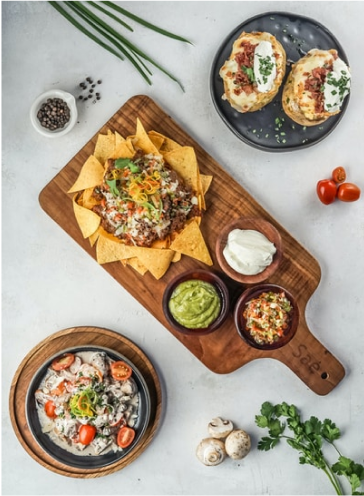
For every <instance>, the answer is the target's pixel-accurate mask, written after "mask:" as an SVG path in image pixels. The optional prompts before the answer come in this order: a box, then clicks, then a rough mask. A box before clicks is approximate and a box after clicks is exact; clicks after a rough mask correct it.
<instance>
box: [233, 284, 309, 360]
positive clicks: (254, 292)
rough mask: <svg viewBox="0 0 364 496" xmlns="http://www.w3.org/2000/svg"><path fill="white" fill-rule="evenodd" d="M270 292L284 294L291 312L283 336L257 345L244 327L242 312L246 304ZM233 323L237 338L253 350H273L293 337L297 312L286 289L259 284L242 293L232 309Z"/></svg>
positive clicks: (294, 303) (297, 320) (296, 307)
mask: <svg viewBox="0 0 364 496" xmlns="http://www.w3.org/2000/svg"><path fill="white" fill-rule="evenodd" d="M269 291H272V292H274V293H282V292H284V294H285V296H286V298H287V299H288V300H289V301H290V303H291V306H292V310H291V311H290V312H289V320H288V327H287V329H285V331H284V334H283V336H281V337H280V338H279V339H278V341H275V342H273V343H272V344H259V343H257V342H256V341H255V340H254V338H253V337H252V336H251V334H250V332H249V330H248V329H247V327H246V319H245V317H244V310H245V307H246V304H247V303H248V302H249V301H251V300H253V299H255V298H259V296H260V295H261V294H262V293H265V292H269ZM234 322H235V326H236V330H237V331H238V334H239V336H240V337H241V338H242V339H244V341H245V342H246V343H247V344H248V345H249V346H252V347H253V348H257V349H259V350H275V349H277V348H281V347H282V346H284V345H286V344H287V343H288V342H289V341H290V340H291V339H292V338H293V336H294V335H295V333H296V330H297V326H298V322H299V310H298V306H297V303H296V300H295V299H294V297H293V296H292V295H291V293H289V292H288V291H287V290H286V289H284V288H283V287H281V286H277V285H275V284H260V285H258V286H253V287H251V288H249V289H247V290H245V291H244V292H243V294H242V295H241V296H240V297H239V299H238V300H237V302H236V304H235V308H234Z"/></svg>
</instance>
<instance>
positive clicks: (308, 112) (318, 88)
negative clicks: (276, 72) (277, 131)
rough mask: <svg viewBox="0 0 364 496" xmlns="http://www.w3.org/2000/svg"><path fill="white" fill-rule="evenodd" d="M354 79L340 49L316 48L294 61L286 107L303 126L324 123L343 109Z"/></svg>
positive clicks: (284, 100)
mask: <svg viewBox="0 0 364 496" xmlns="http://www.w3.org/2000/svg"><path fill="white" fill-rule="evenodd" d="M350 82H351V75H350V70H349V68H348V66H347V65H346V64H345V62H344V61H343V60H341V59H340V58H339V56H338V53H337V51H336V50H334V49H331V50H319V49H317V48H314V49H312V50H310V51H309V52H307V54H306V55H305V56H304V57H302V58H301V59H300V60H298V62H296V63H295V64H293V65H292V68H291V72H290V73H289V75H288V77H287V80H286V83H285V85H284V88H283V93H282V106H283V110H284V112H285V113H286V114H287V115H288V116H289V117H290V118H291V119H292V120H293V121H295V122H296V123H297V124H301V125H302V126H317V125H318V124H322V123H323V122H325V121H326V120H327V119H329V118H330V117H332V116H333V115H336V114H338V113H339V112H340V111H341V106H342V103H343V101H344V99H345V97H346V95H347V94H348V93H349V92H350Z"/></svg>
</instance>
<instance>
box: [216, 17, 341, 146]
mask: <svg viewBox="0 0 364 496" xmlns="http://www.w3.org/2000/svg"><path fill="white" fill-rule="evenodd" d="M242 31H246V32H251V31H266V32H268V33H271V34H273V35H274V36H275V37H276V38H277V40H279V41H280V42H281V43H282V45H283V47H284V49H285V50H286V54H287V71H286V76H285V79H284V80H283V83H282V85H281V88H280V91H279V92H278V94H277V96H276V97H275V99H274V100H273V101H272V102H271V103H269V104H268V105H266V106H265V107H263V108H262V109H261V110H258V111H257V112H250V113H246V114H242V113H240V112H237V111H236V110H234V109H233V108H232V107H231V106H230V104H229V103H228V102H227V101H225V100H222V99H221V97H222V95H223V93H224V85H223V81H222V79H221V78H220V76H219V71H220V68H221V67H222V66H223V65H224V62H225V60H227V59H228V58H229V55H230V53H231V50H232V45H233V43H234V41H235V40H236V39H237V38H238V37H239V35H240V33H241V32H242ZM312 48H319V49H322V50H329V49H331V48H334V49H336V50H337V51H338V54H339V57H340V58H341V59H342V60H344V62H345V63H346V64H348V65H349V63H348V59H347V57H346V55H345V52H344V50H343V48H342V46H341V45H340V43H339V42H338V40H337V39H336V38H335V36H334V35H333V34H332V33H330V31H329V30H328V29H327V28H325V26H323V25H322V24H320V23H319V22H317V21H315V20H313V19H310V18H308V17H303V16H299V15H297V14H290V13H288V12H267V13H265V14H261V15H257V16H255V17H252V18H250V19H248V20H247V21H245V22H243V23H242V24H240V25H239V26H238V27H237V28H235V29H234V31H232V32H231V33H230V34H229V36H228V37H227V38H226V39H225V40H224V42H223V43H222V45H221V47H220V48H219V50H218V52H217V54H216V56H215V58H214V60H213V64H212V69H211V74H210V90H211V96H212V100H213V103H214V105H215V108H216V110H217V112H218V114H219V115H220V117H221V118H222V120H223V121H224V122H225V124H226V125H227V126H228V127H229V128H230V129H231V131H232V132H233V133H234V134H235V135H236V136H237V137H238V138H240V139H241V140H242V141H244V142H245V143H247V144H248V145H251V146H253V147H255V148H258V149H260V150H265V151H269V152H285V151H292V150H299V149H302V148H307V147H309V146H312V145H314V144H316V143H318V142H319V141H321V140H323V139H324V138H326V136H328V135H329V134H330V133H331V132H332V131H333V130H334V129H335V127H336V126H337V125H338V123H339V122H340V120H341V119H342V118H343V116H344V113H345V110H346V108H347V105H348V103H349V95H348V96H347V97H346V98H345V100H344V103H343V105H342V107H341V112H340V113H339V114H337V115H334V116H332V117H330V118H329V119H328V120H327V121H326V122H325V123H323V124H321V125H319V126H312V127H303V126H300V125H299V124H296V123H295V122H293V121H292V120H291V119H290V118H289V117H288V116H287V115H286V114H285V113H284V111H283V109H282V104H281V100H282V90H283V85H284V82H285V80H286V78H287V76H288V74H289V72H290V66H291V64H292V63H294V62H297V60H298V59H300V58H301V57H303V56H304V55H305V54H306V53H307V52H308V51H309V50H311V49H312Z"/></svg>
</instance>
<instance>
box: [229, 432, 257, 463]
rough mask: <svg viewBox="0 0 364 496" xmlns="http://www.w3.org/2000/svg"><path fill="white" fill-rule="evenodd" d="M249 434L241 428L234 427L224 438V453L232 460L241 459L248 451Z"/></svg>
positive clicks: (249, 446) (249, 444)
mask: <svg viewBox="0 0 364 496" xmlns="http://www.w3.org/2000/svg"><path fill="white" fill-rule="evenodd" d="M250 448H251V441H250V436H249V434H248V433H247V432H245V431H244V430H243V429H235V430H233V431H232V432H230V434H229V435H228V437H227V438H226V439H225V450H226V453H227V454H228V455H229V456H230V458H232V459H233V460H241V459H242V458H244V457H245V456H246V455H247V454H248V453H249V451H250Z"/></svg>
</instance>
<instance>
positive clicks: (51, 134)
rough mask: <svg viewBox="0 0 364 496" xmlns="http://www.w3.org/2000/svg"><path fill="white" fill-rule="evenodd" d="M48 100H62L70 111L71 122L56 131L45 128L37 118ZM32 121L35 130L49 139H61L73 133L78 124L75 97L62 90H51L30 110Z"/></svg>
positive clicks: (40, 97) (39, 97) (38, 99)
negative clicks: (72, 130)
mask: <svg viewBox="0 0 364 496" xmlns="http://www.w3.org/2000/svg"><path fill="white" fill-rule="evenodd" d="M48 98H61V99H62V100H63V101H65V102H66V103H67V105H68V107H69V109H70V114H71V115H70V120H69V121H68V122H67V123H66V124H65V126H64V127H62V128H60V129H56V130H55V131H50V130H49V129H47V128H46V127H43V126H42V125H41V123H40V122H39V119H38V117H37V114H38V111H39V109H40V107H41V106H42V105H43V103H45V102H46V101H47V100H48ZM30 121H31V123H32V124H33V127H34V129H35V130H36V131H38V133H40V134H42V135H43V136H46V137H47V138H59V137H60V136H64V135H65V134H67V133H69V132H70V131H71V129H72V128H73V127H74V125H75V124H76V122H77V106H76V100H75V97H74V96H73V95H71V93H67V92H66V91H62V90H50V91H46V92H45V93H42V94H41V95H39V96H38V98H36V99H35V101H34V102H33V105H32V106H31V108H30Z"/></svg>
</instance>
